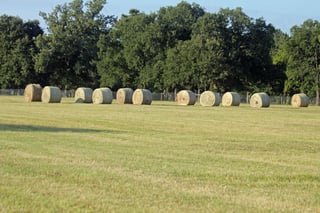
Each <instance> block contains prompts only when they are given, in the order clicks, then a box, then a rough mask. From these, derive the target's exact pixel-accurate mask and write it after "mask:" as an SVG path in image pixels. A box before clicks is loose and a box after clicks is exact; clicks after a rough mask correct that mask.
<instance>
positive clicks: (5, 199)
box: [0, 96, 320, 212]
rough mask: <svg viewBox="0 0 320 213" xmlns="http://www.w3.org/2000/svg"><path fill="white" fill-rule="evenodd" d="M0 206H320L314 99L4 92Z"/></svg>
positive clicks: (319, 121)
mask: <svg viewBox="0 0 320 213" xmlns="http://www.w3.org/2000/svg"><path fill="white" fill-rule="evenodd" d="M0 212H320V107H314V106H311V107H308V108H298V109H295V108H291V107H290V106H278V105H271V107H270V108H267V109H253V108H250V106H248V105H241V106H240V107H231V108H226V107H214V108H211V107H209V108H206V107H201V106H199V105H196V106H189V107H183V106H176V105H175V103H172V102H153V103H152V105H151V106H135V105H118V104H116V103H114V104H112V105H92V104H74V103H72V100H71V99H63V101H62V103H61V104H44V103H26V102H24V99H23V97H3V96H2V97H0Z"/></svg>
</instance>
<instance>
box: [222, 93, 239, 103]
mask: <svg viewBox="0 0 320 213" xmlns="http://www.w3.org/2000/svg"><path fill="white" fill-rule="evenodd" d="M221 103H222V106H239V105H240V95H239V94H238V93H236V92H226V93H224V94H223V96H222V101H221Z"/></svg>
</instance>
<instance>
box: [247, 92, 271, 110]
mask: <svg viewBox="0 0 320 213" xmlns="http://www.w3.org/2000/svg"><path fill="white" fill-rule="evenodd" d="M250 106H251V107H255V108H262V107H269V106H270V98H269V95H268V94H267V93H264V92H260V93H255V94H253V95H252V96H251V98H250Z"/></svg>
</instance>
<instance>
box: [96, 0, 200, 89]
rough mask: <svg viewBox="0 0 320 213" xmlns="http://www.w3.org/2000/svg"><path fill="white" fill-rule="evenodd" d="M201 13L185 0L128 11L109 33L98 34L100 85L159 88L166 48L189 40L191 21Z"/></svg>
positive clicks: (198, 8) (161, 80)
mask: <svg viewBox="0 0 320 213" xmlns="http://www.w3.org/2000/svg"><path fill="white" fill-rule="evenodd" d="M203 14H204V11H203V9H202V8H200V6H199V5H196V4H192V5H191V4H189V3H186V2H181V3H179V4H178V5H177V6H176V7H163V8H160V10H159V11H158V12H156V13H151V14H149V15H147V14H145V13H140V12H139V11H138V10H135V9H132V10H130V13H129V15H123V16H122V17H121V18H120V20H119V21H118V22H117V23H116V24H115V26H114V27H113V29H112V30H111V32H110V36H107V37H101V39H102V40H103V41H100V45H99V47H100V52H99V61H98V64H97V66H98V71H99V74H100V75H101V84H103V85H109V86H110V87H118V86H120V85H121V86H130V85H131V86H132V87H146V88H149V89H152V90H156V91H160V90H162V89H163V87H164V86H163V84H164V82H163V81H164V80H163V77H162V76H163V72H164V69H165V63H164V62H165V59H166V55H167V50H168V49H169V48H172V47H174V46H175V45H176V44H177V43H178V42H179V41H184V40H189V39H190V38H191V33H192V25H193V23H194V22H195V21H196V20H197V18H198V17H200V16H201V15H203ZM117 81H118V82H117Z"/></svg>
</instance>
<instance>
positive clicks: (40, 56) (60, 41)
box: [0, 0, 320, 103]
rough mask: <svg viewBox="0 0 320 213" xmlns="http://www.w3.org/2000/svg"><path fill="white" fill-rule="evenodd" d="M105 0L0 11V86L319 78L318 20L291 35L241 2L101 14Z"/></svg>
mask: <svg viewBox="0 0 320 213" xmlns="http://www.w3.org/2000/svg"><path fill="white" fill-rule="evenodd" d="M105 5H106V0H91V1H86V2H84V1H82V0H73V1H72V2H70V3H66V4H63V5H57V6H56V7H55V8H54V9H53V11H52V12H51V13H48V14H47V13H44V12H40V14H39V15H40V16H41V17H42V18H43V19H44V21H45V22H46V24H47V29H46V30H44V29H42V28H41V27H40V25H39V21H38V20H32V21H26V22H25V21H23V20H22V19H20V18H19V17H14V16H8V15H1V16H0V87H1V88H23V87H24V86H25V85H26V84H28V83H31V82H37V83H40V84H41V85H54V86H58V87H60V88H62V89H75V88H77V87H79V86H87V87H92V88H97V87H105V86H107V87H110V88H112V89H114V90H116V89H118V88H120V87H132V88H138V87H140V88H148V89H150V90H152V91H156V92H160V91H161V92H162V91H173V90H175V89H178V90H179V89H190V90H194V91H204V90H213V91H218V92H226V91H231V90H235V91H239V92H251V93H253V92H259V91H264V92H267V93H269V94H273V95H275V94H288V95H292V94H293V93H297V92H304V93H306V94H308V95H309V96H316V97H317V103H319V88H320V69H319V62H320V36H319V35H320V24H319V22H318V21H316V20H306V21H305V22H304V23H303V24H302V25H300V26H293V27H292V28H291V35H288V34H286V33H284V32H282V31H281V30H279V29H275V27H274V26H273V25H272V24H267V23H266V21H265V20H264V19H263V18H258V19H254V18H251V17H249V16H248V15H246V14H245V13H244V12H243V11H242V9H241V8H236V9H229V8H225V9H220V10H219V11H218V12H216V13H209V12H206V11H205V10H204V9H203V8H202V7H201V6H200V5H198V4H195V3H192V4H190V3H187V2H185V1H182V2H180V3H179V4H177V5H176V6H168V7H161V8H160V9H159V10H158V11H156V12H152V13H150V14H146V13H144V12H140V11H139V10H137V9H131V10H130V11H129V13H128V14H127V15H122V16H121V17H119V18H117V17H115V16H113V15H105V14H102V9H103V7H104V6H105Z"/></svg>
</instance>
